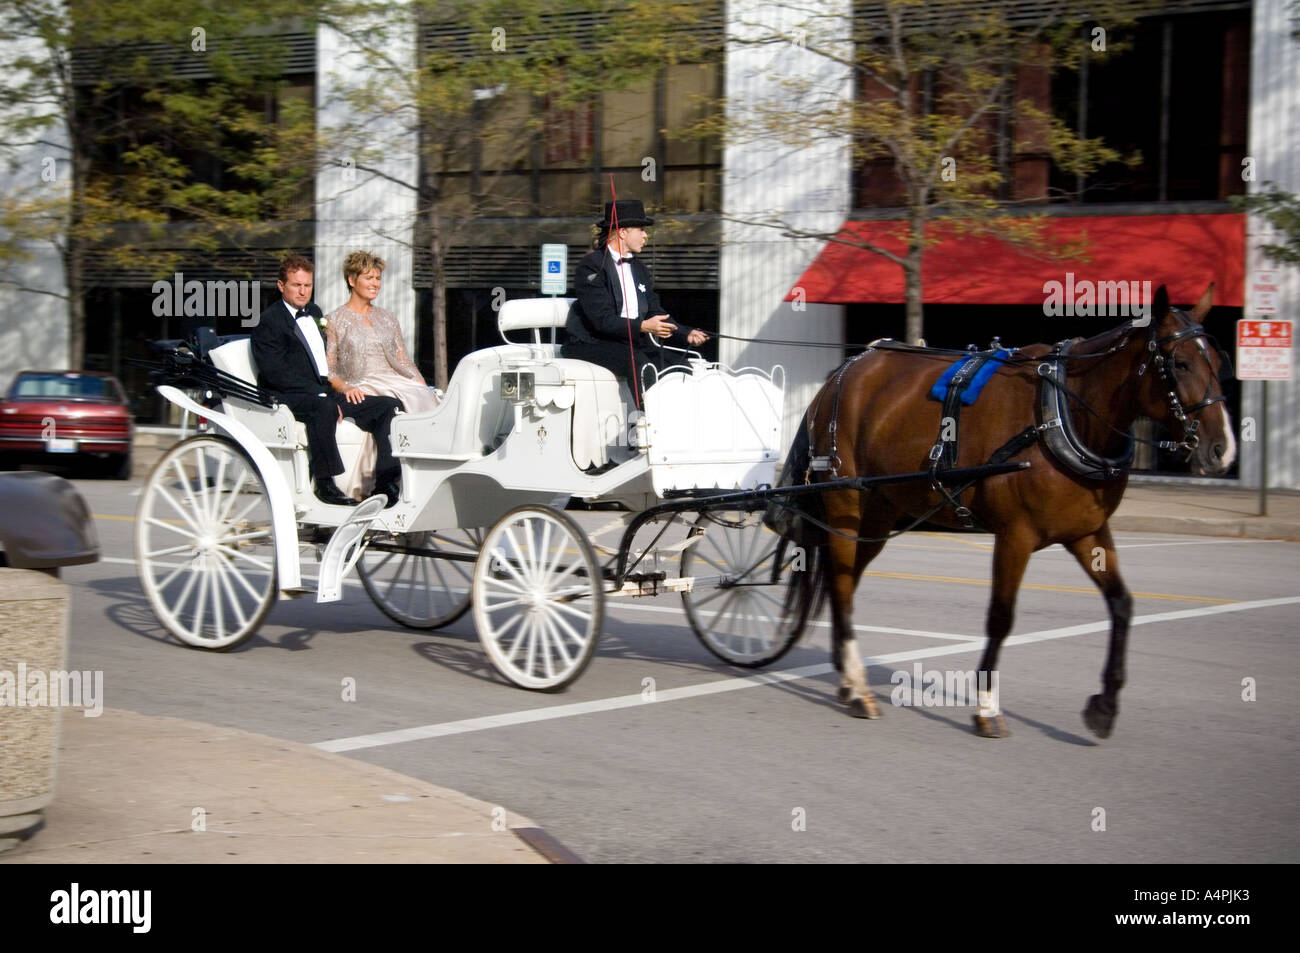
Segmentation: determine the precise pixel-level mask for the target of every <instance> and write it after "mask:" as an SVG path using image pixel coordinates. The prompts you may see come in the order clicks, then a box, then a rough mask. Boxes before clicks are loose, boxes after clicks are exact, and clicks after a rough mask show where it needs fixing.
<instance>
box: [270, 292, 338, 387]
mask: <svg viewBox="0 0 1300 953" xmlns="http://www.w3.org/2000/svg"><path fill="white" fill-rule="evenodd" d="M280 300H281V301H284V299H283V298H281V299H280ZM284 306H285V307H286V308H288V309H289V317H291V318H293V320H294V322H295V323H296V324H297V325H298V327H300V328H301V329H302V336H303V337H305V338H306V339H307V347H308V349H310V351H311V359H312V360H313V361H315V362H316V372H317V373H318V374H320V376H321V377H329V365H328V364H326V363H325V339H324V338H322V337H321V336H320V325H319V324H317V323H316V319H315V318H314V317H312V316H311V315H310V314H304V315H303V316H302V317H301V318H294V315H295V314H297V313H298V312H297V311H295V310H294V308H293V306H292V305H291V304H289V302H287V301H284Z"/></svg>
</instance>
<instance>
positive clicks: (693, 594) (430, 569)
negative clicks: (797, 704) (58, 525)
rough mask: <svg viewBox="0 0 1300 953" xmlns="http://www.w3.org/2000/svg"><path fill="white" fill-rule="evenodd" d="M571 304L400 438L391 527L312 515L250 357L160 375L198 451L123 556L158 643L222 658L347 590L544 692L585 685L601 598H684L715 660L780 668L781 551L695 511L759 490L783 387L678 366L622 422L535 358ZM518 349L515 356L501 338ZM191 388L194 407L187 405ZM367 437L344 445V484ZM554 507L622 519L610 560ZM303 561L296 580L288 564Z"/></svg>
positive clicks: (380, 515) (243, 354)
mask: <svg viewBox="0 0 1300 953" xmlns="http://www.w3.org/2000/svg"><path fill="white" fill-rule="evenodd" d="M569 305H570V299H551V298H543V299H521V300H515V301H508V302H506V303H505V304H504V305H503V307H502V308H501V311H500V314H499V319H498V324H499V328H500V331H501V334H502V337H503V339H504V341H505V343H503V344H501V345H499V346H496V347H491V348H487V349H484V350H480V351H475V352H474V353H472V354H470V355H468V356H467V357H465V358H464V359H463V360H462V361H461V362H460V363H459V364H458V365H457V367H456V370H455V373H454V374H453V376H452V379H451V382H450V384H449V385H448V387H447V391H446V393H445V395H444V396H443V399H442V402H441V403H440V404H439V406H438V407H437V408H436V409H435V410H433V411H430V412H428V413H420V414H399V415H398V416H397V417H396V418H395V419H394V421H393V424H392V428H391V440H392V446H393V452H394V454H395V456H396V457H397V458H398V460H399V461H400V463H401V468H402V479H401V498H400V499H399V501H398V502H397V503H396V504H395V505H394V506H392V507H390V508H387V509H385V508H384V503H385V500H384V498H383V497H374V498H371V499H369V500H366V501H364V502H363V503H362V504H361V505H359V506H356V507H341V506H331V505H328V504H324V503H321V502H320V501H319V500H317V499H316V497H315V496H314V495H313V492H312V486H311V480H310V477H309V473H308V460H307V451H306V435H305V431H304V428H303V426H302V424H301V423H299V422H297V421H296V420H294V418H293V416H292V414H291V413H290V411H289V410H288V408H287V407H284V406H283V405H275V404H274V402H271V401H266V400H265V398H264V396H263V397H262V402H259V398H258V394H257V392H256V389H255V387H254V386H252V385H253V382H254V381H256V368H255V367H254V366H253V362H252V356H251V345H250V341H249V340H248V339H246V338H245V339H236V340H232V341H229V342H228V343H224V344H222V345H220V346H218V347H215V348H213V349H211V350H210V351H208V352H207V354H206V355H203V354H195V353H192V352H189V351H187V352H185V353H184V354H182V355H179V356H180V357H181V358H183V360H181V362H180V363H179V364H177V363H176V361H175V360H173V361H171V362H169V364H168V367H167V370H168V373H165V374H164V375H163V376H164V378H165V379H167V380H169V381H171V383H163V384H161V385H160V386H159V388H158V389H159V392H160V393H161V394H162V395H163V396H164V397H165V398H166V399H167V400H169V401H171V402H172V403H174V404H177V405H178V406H180V407H182V408H185V409H186V410H188V411H190V412H192V413H194V414H196V415H197V416H199V417H200V418H202V419H205V420H206V426H207V428H208V429H207V431H206V432H205V433H202V434H200V435H198V436H195V437H192V438H190V439H188V440H185V441H183V442H181V443H179V444H177V445H176V446H175V447H173V448H172V449H171V450H169V451H168V452H167V454H166V455H165V456H164V457H163V458H162V460H160V461H159V463H158V464H157V466H156V467H155V468H154V469H153V471H152V472H151V473H150V475H149V477H148V479H147V480H146V483H145V486H144V488H143V490H142V491H141V496H140V506H139V513H138V519H137V523H136V526H137V530H136V532H137V535H136V551H137V557H138V564H139V572H140V579H141V583H142V585H143V588H144V592H145V594H146V597H147V598H148V600H149V603H150V606H151V607H152V609H153V611H154V613H155V615H156V616H157V618H158V620H159V621H160V622H161V623H162V625H163V626H164V627H165V628H166V629H167V631H168V632H169V633H171V634H172V635H173V636H175V637H176V638H177V639H179V640H180V641H182V642H184V643H186V644H188V645H191V646H196V647H200V648H207V649H229V648H232V647H234V646H236V645H239V644H240V643H242V642H244V641H245V640H246V639H248V638H249V637H250V636H252V635H253V634H254V632H255V631H256V630H257V628H258V626H259V625H260V623H261V622H262V620H263V619H264V618H265V616H266V614H267V613H268V612H269V611H270V609H271V607H272V605H274V603H275V602H276V601H277V600H278V599H279V598H281V597H289V598H293V597H298V596H301V595H304V594H308V593H314V594H315V596H316V598H317V600H318V601H320V602H330V601H334V600H337V599H339V598H340V597H341V595H342V592H343V587H344V585H345V580H346V579H347V577H348V574H349V572H350V570H351V569H352V568H353V567H355V568H356V570H357V576H358V577H359V579H360V583H361V585H362V586H363V587H364V589H365V591H366V593H367V594H368V595H369V596H370V598H371V599H372V600H373V601H374V602H375V604H376V605H377V606H378V607H379V608H380V609H381V610H383V611H384V612H385V613H386V614H387V615H388V616H389V617H391V618H392V619H394V620H396V621H397V622H400V623H402V624H403V625H407V626H411V627H415V628H426V629H429V628H436V627H438V626H441V625H445V624H447V623H450V622H452V621H453V620H455V619H457V618H459V617H460V616H461V615H462V614H463V613H464V612H465V611H466V610H467V609H469V608H470V607H471V606H472V608H473V617H474V622H475V625H476V628H477V631H478V634H479V638H480V641H481V642H482V644H483V647H484V649H485V651H486V653H487V655H488V657H489V659H490V660H491V662H492V664H493V665H494V666H495V667H496V668H497V670H498V671H500V672H501V674H502V675H504V676H505V677H506V678H507V679H509V680H510V681H511V682H513V683H515V684H516V685H520V686H523V687H526V688H535V689H542V690H558V689H560V688H562V687H563V686H564V685H566V684H568V683H569V682H571V681H572V680H573V679H575V678H576V677H577V676H578V675H580V674H581V672H582V670H583V669H584V668H585V666H586V664H587V663H588V661H589V660H590V658H591V656H592V653H593V652H594V650H595V647H596V642H597V639H598V637H599V634H600V629H601V623H602V618H603V606H604V599H605V597H606V596H607V595H614V594H621V595H652V594H655V593H658V592H661V591H678V592H680V593H681V594H682V597H683V599H684V601H685V608H686V612H687V617H688V620H689V621H690V624H691V626H692V628H693V629H694V630H695V632H696V634H697V635H699V636H700V638H701V639H702V640H703V641H704V643H705V645H706V646H708V647H709V649H710V650H711V651H713V652H714V653H715V654H717V655H718V656H719V657H721V658H723V659H725V660H727V661H730V662H733V663H735V664H740V665H747V666H752V665H759V664H764V663H766V662H770V661H772V660H774V659H776V658H779V657H780V655H782V654H784V652H785V651H786V650H787V649H788V648H789V647H790V645H792V644H793V642H794V641H795V640H796V639H797V638H798V635H799V632H800V630H801V629H802V625H803V621H804V620H803V619H793V618H791V617H790V612H789V611H788V610H787V609H786V607H785V600H784V598H783V593H784V583H785V582H786V580H787V579H788V562H789V559H788V557H787V554H786V546H785V544H784V543H783V542H782V540H781V539H780V538H779V537H777V536H776V535H774V534H772V533H770V532H769V531H767V530H766V529H765V528H764V527H763V526H762V524H761V521H760V519H759V517H758V515H757V512H756V511H757V510H758V509H759V508H760V506H759V505H758V504H757V503H752V501H751V505H747V506H746V505H738V508H737V509H736V510H734V511H731V510H728V511H720V510H718V509H717V508H716V507H713V508H710V507H708V506H706V505H704V503H703V502H701V504H700V505H698V506H697V505H693V501H707V500H710V499H718V497H717V495H716V494H718V493H721V492H724V491H737V490H738V491H747V490H756V489H757V488H760V487H763V486H770V485H771V484H772V483H773V478H774V475H775V471H776V466H777V463H778V458H779V455H780V452H781V448H782V441H781V418H782V402H783V385H784V381H783V375H782V372H781V370H780V368H779V367H778V368H775V369H774V370H773V371H772V372H771V373H767V372H763V371H760V370H757V369H753V368H746V369H742V370H735V371H733V370H731V369H729V368H726V367H724V366H721V365H717V364H710V363H707V362H705V361H703V360H702V359H700V358H699V356H698V355H694V354H690V355H686V357H685V361H684V363H683V364H682V365H680V366H674V367H671V368H669V369H668V370H667V371H665V372H663V373H662V374H658V375H657V376H656V379H655V382H654V383H653V385H651V386H649V387H648V388H647V389H646V391H645V395H644V401H645V407H644V412H642V411H636V410H633V411H629V402H630V400H631V395H630V394H629V393H628V391H627V390H626V388H625V387H621V386H620V384H619V382H618V381H617V380H616V379H615V378H614V376H613V375H612V374H610V373H609V372H608V371H607V370H605V369H604V368H601V367H598V366H597V365H594V364H590V363H587V362H584V361H575V360H569V359H565V358H561V357H556V354H555V352H556V347H555V345H554V344H553V343H544V342H543V334H542V332H543V331H546V330H548V329H554V328H558V327H563V325H564V322H565V319H566V316H567V314H568V309H569ZM525 331H526V332H530V333H529V335H528V337H529V338H530V340H528V341H525V342H523V343H513V342H511V341H510V338H509V337H508V336H507V335H508V333H509V332H516V333H518V332H525ZM551 337H552V340H553V332H552V334H551ZM176 357H177V355H176V354H173V358H176ZM213 368H215V369H216V370H217V371H220V372H222V373H221V374H214V372H213V371H212V370H211V369H213ZM200 371H203V373H199V372H200ZM214 379H216V380H218V381H220V382H224V384H223V383H218V384H215V385H214V384H212V383H211V381H212V380H214ZM236 379H238V381H242V382H244V384H245V386H244V387H239V386H235V381H236ZM205 381H206V382H208V394H209V396H210V398H211V399H210V400H208V401H207V402H206V403H207V406H205V404H204V403H200V402H199V401H198V400H196V399H195V398H194V397H193V396H190V394H187V393H186V390H184V389H182V385H188V386H189V387H190V388H193V387H195V386H198V387H199V388H203V387H204V386H205V384H204V382H205ZM196 382H197V384H196ZM218 398H219V401H220V402H219V404H217V403H216V401H217V399H218ZM214 404H215V405H216V406H215V407H214V406H213V405H214ZM363 436H364V435H363V434H362V432H361V431H360V430H359V429H358V428H357V427H356V426H355V425H353V424H352V423H351V422H350V421H347V420H344V421H343V422H342V423H341V424H339V427H338V443H339V449H340V452H341V454H342V455H343V456H344V460H345V462H349V458H351V457H352V456H354V455H355V454H356V453H358V452H359V450H360V446H361V442H362V439H363ZM610 464H612V467H611V466H609V465H610ZM665 499H668V500H676V501H677V502H676V503H672V502H668V503H665V502H662V501H664V500H665ZM571 500H581V501H587V502H597V501H608V502H614V503H617V504H620V505H621V506H620V508H621V509H623V510H626V511H629V512H631V513H632V514H634V516H633V518H632V523H633V524H634V525H633V526H631V527H630V528H628V529H627V530H625V531H624V532H623V535H622V537H621V540H620V543H619V545H618V546H617V547H616V548H606V547H593V545H592V543H591V541H590V540H589V538H588V535H587V533H586V532H584V530H583V529H582V528H581V527H580V526H579V524H578V523H577V522H576V521H575V520H574V519H573V517H571V516H570V515H569V514H568V513H566V512H564V510H565V507H566V505H568V504H569V503H570V501H571ZM686 512H698V513H699V518H698V519H697V520H696V523H695V525H694V526H692V527H691V528H690V531H689V534H688V535H687V536H686V538H684V539H681V540H677V541H672V542H669V543H666V544H664V545H658V543H659V542H660V540H662V539H663V538H664V537H665V533H664V530H666V529H667V527H668V525H669V524H671V523H673V522H675V521H676V520H677V519H679V518H680V517H681V516H682V515H683V514H684V513H686ZM624 522H626V520H625V521H624ZM655 525H659V526H660V527H661V528H660V530H659V531H658V532H657V533H656V535H655V539H654V541H653V542H652V543H651V544H650V545H649V546H647V547H645V549H644V550H639V549H634V548H633V544H634V542H635V541H636V534H637V532H638V531H639V530H640V529H642V528H645V527H647V526H655ZM706 530H708V532H706ZM313 551H315V553H316V554H317V555H318V556H319V563H318V564H317V565H316V566H315V567H314V568H315V572H314V574H312V575H309V574H308V572H307V567H306V566H304V560H303V559H302V556H303V554H304V553H308V554H310V553H312V552H313ZM598 551H599V552H598ZM693 570H694V571H693Z"/></svg>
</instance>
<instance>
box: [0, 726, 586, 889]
mask: <svg viewBox="0 0 1300 953" xmlns="http://www.w3.org/2000/svg"><path fill="white" fill-rule="evenodd" d="M62 733H63V734H62V741H61V744H60V746H59V767H58V781H57V788H56V793H55V797H54V801H53V802H52V803H51V804H50V806H49V807H48V808H46V811H45V829H44V830H41V831H39V832H38V833H37V834H36V835H35V836H34V837H32V838H31V839H29V840H28V841H26V842H24V843H22V844H20V845H19V846H17V847H15V848H13V849H12V850H9V851H6V852H4V853H0V864H21V863H29V864H63V863H83V864H84V863H154V864H170V863H209V864H212V863H236V864H259V863H348V864H357V863H408V864H409V863H483V864H544V863H547V862H548V859H558V860H561V861H564V860H566V859H567V860H573V859H576V858H572V857H571V856H569V857H566V856H565V851H564V849H563V848H562V847H560V846H559V845H558V844H555V843H554V842H553V841H551V840H550V839H549V837H548V836H547V835H546V834H545V832H543V831H540V830H538V829H537V828H536V826H535V825H534V824H532V823H531V822H530V821H529V820H528V819H527V818H523V817H520V816H519V815H517V814H514V813H511V812H509V811H508V810H506V809H505V808H502V807H499V806H497V805H492V804H488V803H486V802H484V801H479V800H476V799H474V798H472V797H469V796H468V795H465V794H461V793H459V792H457V791H452V790H449V789H447V788H440V787H436V786H434V785H432V784H428V783H426V782H424V781H420V780H417V779H415V778H410V777H407V776H405V775H402V774H398V773H396V772H394V771H389V770H387V769H386V768H379V767H375V766H374V765H371V764H367V763H365V762H364V761H358V760H355V759H352V758H344V757H342V756H340V755H335V754H329V753H327V752H323V751H319V750H317V749H315V748H312V747H309V746H307V745H304V744H299V743H296V742H292V741H281V740H278V739H275V738H268V737H265V736H263V735H255V734H250V733H248V732H245V731H235V730H233V729H230V728H219V727H216V726H214V725H204V724H199V723H197V722H192V721H184V720H182V719H179V718H161V717H152V716H147V715H139V714H136V713H135V712H129V711H121V710H115V709H105V710H104V713H103V714H102V715H100V716H99V717H98V718H87V717H85V716H84V715H83V714H82V712H81V710H80V709H68V710H67V711H65V712H63V721H62ZM494 812H495V813H494ZM196 818H201V820H202V826H205V827H206V830H201V831H196V830H194V827H195V826H200V825H199V821H198V820H196ZM494 822H495V826H496V828H497V829H495V830H494ZM503 823H504V827H505V828H506V829H504V830H503V829H500V828H502V826H503ZM530 844H531V845H536V846H530ZM547 855H550V856H549V857H548V856H547Z"/></svg>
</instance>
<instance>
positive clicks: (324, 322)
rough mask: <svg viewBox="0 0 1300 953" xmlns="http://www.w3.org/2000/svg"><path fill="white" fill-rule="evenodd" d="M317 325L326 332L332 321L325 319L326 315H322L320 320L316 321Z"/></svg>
mask: <svg viewBox="0 0 1300 953" xmlns="http://www.w3.org/2000/svg"><path fill="white" fill-rule="evenodd" d="M316 323H317V324H319V325H320V329H321V330H322V331H324V330H325V329H326V328H328V327H329V326H330V319H329V318H327V317H325V315H323V314H322V315H321V316H320V317H319V318H317V319H316Z"/></svg>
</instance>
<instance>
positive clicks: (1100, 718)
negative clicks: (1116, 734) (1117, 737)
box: [1083, 695, 1119, 738]
mask: <svg viewBox="0 0 1300 953" xmlns="http://www.w3.org/2000/svg"><path fill="white" fill-rule="evenodd" d="M1118 714H1119V706H1118V705H1116V704H1115V703H1113V702H1109V701H1107V700H1106V698H1105V696H1104V695H1093V696H1092V697H1091V698H1089V699H1088V705H1087V707H1086V708H1084V709H1083V723H1084V724H1085V725H1087V726H1088V730H1089V731H1091V732H1092V733H1093V734H1094V735H1096V736H1097V737H1098V738H1109V737H1110V735H1111V732H1113V731H1114V730H1115V716H1116V715H1118Z"/></svg>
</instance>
